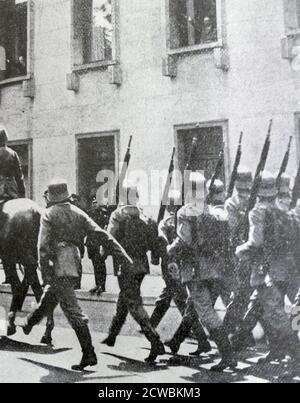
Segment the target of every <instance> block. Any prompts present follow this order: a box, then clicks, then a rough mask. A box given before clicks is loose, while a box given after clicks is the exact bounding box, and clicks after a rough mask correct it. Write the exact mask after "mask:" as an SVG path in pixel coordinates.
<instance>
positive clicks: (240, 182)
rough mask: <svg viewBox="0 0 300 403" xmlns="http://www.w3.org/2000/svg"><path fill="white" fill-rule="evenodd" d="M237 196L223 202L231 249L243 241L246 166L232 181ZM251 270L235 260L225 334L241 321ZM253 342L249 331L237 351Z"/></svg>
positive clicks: (247, 193)
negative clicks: (233, 285) (233, 282)
mask: <svg viewBox="0 0 300 403" xmlns="http://www.w3.org/2000/svg"><path fill="white" fill-rule="evenodd" d="M235 188H236V194H235V195H233V196H232V197H230V198H229V199H227V200H226V203H225V210H226V212H227V215H228V222H229V227H230V238H231V244H232V248H233V250H235V249H236V248H237V247H238V246H240V245H242V244H243V243H244V242H245V239H244V236H245V224H246V217H245V215H246V213H247V209H248V203H249V197H250V192H251V188H252V174H251V171H250V170H248V168H246V167H240V168H239V169H238V171H237V176H236V181H235ZM250 275H251V267H250V264H249V262H247V261H246V262H242V261H238V260H236V261H235V278H236V289H235V291H234V293H233V299H232V302H231V303H230V304H229V305H228V307H227V311H226V314H225V318H224V325H225V327H226V330H227V332H228V333H232V334H234V332H235V330H236V327H237V326H238V324H239V322H240V321H241V320H242V318H243V316H244V314H245V312H246V310H247V306H248V303H249V298H250V296H251V294H252V292H253V290H252V288H251V286H250ZM254 343H255V341H254V339H253V336H252V334H251V332H249V334H248V335H245V338H244V340H240V346H239V349H240V348H243V347H246V346H249V345H250V346H252V345H253V344H254Z"/></svg>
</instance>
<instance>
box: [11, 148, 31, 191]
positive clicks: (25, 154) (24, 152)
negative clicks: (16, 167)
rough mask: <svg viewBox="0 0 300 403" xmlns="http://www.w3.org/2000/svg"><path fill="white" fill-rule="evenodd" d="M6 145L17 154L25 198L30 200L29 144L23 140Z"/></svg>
mask: <svg viewBox="0 0 300 403" xmlns="http://www.w3.org/2000/svg"><path fill="white" fill-rule="evenodd" d="M8 145H9V147H11V148H12V149H13V150H14V151H16V152H17V153H18V156H19V158H20V162H21V166H22V170H23V175H24V182H25V186H26V197H28V198H31V196H32V194H31V193H32V192H31V142H30V141H25V140H24V141H16V142H11V143H9V144H8Z"/></svg>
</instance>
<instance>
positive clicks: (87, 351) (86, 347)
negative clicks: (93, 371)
mask: <svg viewBox="0 0 300 403" xmlns="http://www.w3.org/2000/svg"><path fill="white" fill-rule="evenodd" d="M74 330H75V333H76V336H77V338H78V341H79V343H80V346H81V349H82V358H81V361H80V363H79V364H78V365H73V366H72V369H73V370H74V371H83V370H84V368H85V367H89V366H91V367H92V366H95V365H97V356H96V354H95V350H94V347H93V345H92V338H91V333H90V331H89V328H88V326H87V325H84V326H81V327H78V328H76V329H74Z"/></svg>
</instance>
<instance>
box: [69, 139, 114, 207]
mask: <svg viewBox="0 0 300 403" xmlns="http://www.w3.org/2000/svg"><path fill="white" fill-rule="evenodd" d="M116 135H117V134H116V133H108V134H107V135H102V134H96V135H88V136H85V135H83V136H79V138H78V143H77V158H78V178H77V179H78V193H79V194H80V196H81V198H82V205H83V206H84V207H85V208H87V209H88V208H90V207H91V203H92V200H93V198H94V197H95V196H96V194H97V190H98V188H99V187H100V185H101V183H98V182H97V176H98V173H99V172H100V171H102V170H108V171H111V172H115V170H116V159H115V155H116Z"/></svg>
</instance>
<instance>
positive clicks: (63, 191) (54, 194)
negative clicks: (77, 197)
mask: <svg viewBox="0 0 300 403" xmlns="http://www.w3.org/2000/svg"><path fill="white" fill-rule="evenodd" d="M70 197H71V195H70V193H69V190H68V183H67V181H66V180H65V179H53V180H52V181H51V182H50V184H49V185H48V199H49V201H50V202H51V203H60V202H63V201H66V200H68V199H69V198H70Z"/></svg>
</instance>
